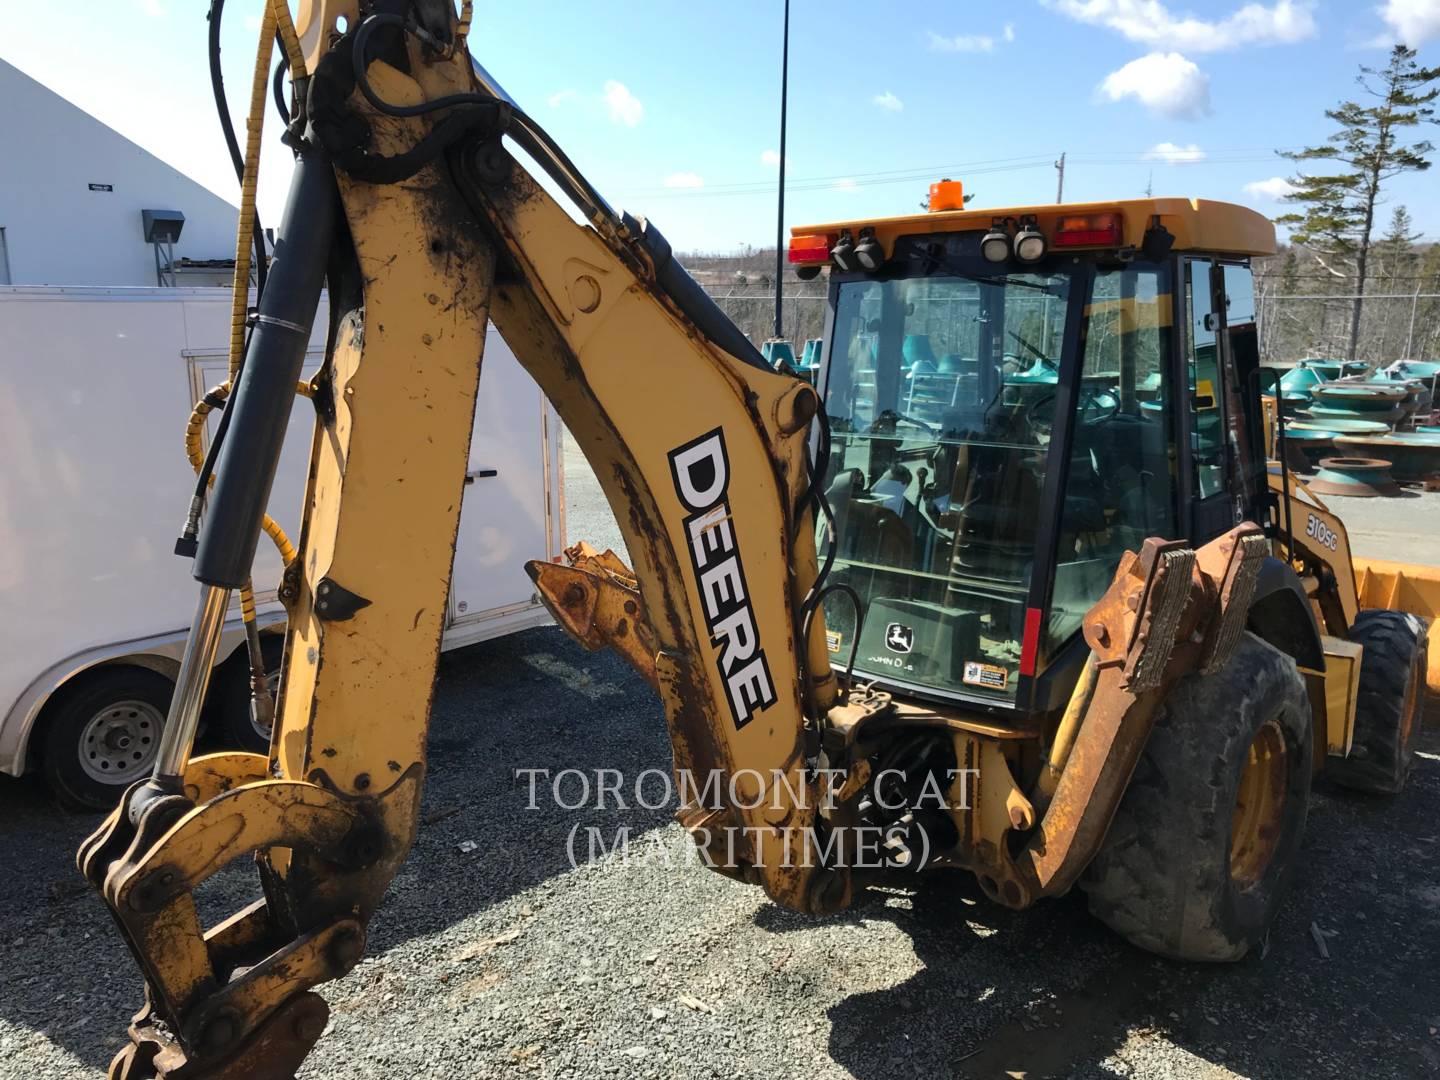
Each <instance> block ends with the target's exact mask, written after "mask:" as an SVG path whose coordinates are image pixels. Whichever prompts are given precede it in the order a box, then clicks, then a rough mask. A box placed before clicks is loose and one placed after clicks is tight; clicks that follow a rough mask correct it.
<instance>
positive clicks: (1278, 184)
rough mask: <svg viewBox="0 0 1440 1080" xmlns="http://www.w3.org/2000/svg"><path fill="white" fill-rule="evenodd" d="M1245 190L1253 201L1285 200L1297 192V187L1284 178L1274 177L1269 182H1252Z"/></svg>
mask: <svg viewBox="0 0 1440 1080" xmlns="http://www.w3.org/2000/svg"><path fill="white" fill-rule="evenodd" d="M1243 190H1244V192H1245V194H1246V195H1249V196H1250V197H1251V198H1252V199H1283V198H1284V197H1285V196H1286V195H1289V194H1290V193H1291V192H1292V191H1294V190H1295V185H1294V184H1292V183H1290V181H1289V180H1286V179H1285V177H1283V176H1272V177H1270V179H1269V180H1252V181H1250V183H1248V184H1246V185H1245V187H1244V189H1243Z"/></svg>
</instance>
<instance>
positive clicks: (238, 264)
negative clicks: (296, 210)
mask: <svg viewBox="0 0 1440 1080" xmlns="http://www.w3.org/2000/svg"><path fill="white" fill-rule="evenodd" d="M286 14H287V16H288V14H289V12H288V11H287V12H286ZM292 29H293V27H292ZM274 51H275V5H274V4H266V5H265V14H264V15H263V16H262V17H261V20H260V47H259V49H258V50H257V52H256V55H255V74H254V77H253V78H252V79H251V81H250V111H249V113H248V114H247V115H246V117H245V168H244V170H243V172H242V175H241V179H240V225H239V228H237V229H236V230H235V281H234V284H233V286H232V287H231V293H230V379H231V381H234V378H235V373H236V371H238V370H239V368H240V358H241V356H242V355H243V353H244V350H245V317H246V315H247V313H248V308H249V300H250V245H251V243H252V242H253V240H254V229H255V189H256V187H257V186H258V184H259V180H260V135H261V132H262V131H263V130H264V127H265V91H266V90H267V89H268V87H269V83H270V56H271V54H272V53H274Z"/></svg>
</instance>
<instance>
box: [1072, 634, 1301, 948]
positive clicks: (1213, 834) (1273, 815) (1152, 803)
mask: <svg viewBox="0 0 1440 1080" xmlns="http://www.w3.org/2000/svg"><path fill="white" fill-rule="evenodd" d="M1310 747H1311V717H1310V708H1309V704H1308V702H1307V698H1306V693H1305V683H1304V681H1303V680H1302V679H1301V678H1300V674H1299V672H1298V671H1296V669H1295V662H1294V661H1293V660H1292V659H1290V657H1288V656H1286V655H1285V654H1284V653H1282V652H1280V651H1279V650H1277V649H1275V648H1273V647H1272V646H1270V645H1268V644H1266V643H1265V642H1263V641H1261V640H1260V639H1259V638H1257V637H1255V636H1254V635H1252V634H1246V635H1245V637H1244V638H1243V639H1242V640H1241V642H1240V645H1239V647H1238V648H1237V649H1236V651H1235V655H1234V657H1233V658H1232V659H1231V661H1230V663H1229V664H1227V665H1226V666H1225V668H1223V669H1222V670H1221V671H1219V672H1216V673H1215V674H1214V675H1208V676H1201V675H1192V676H1190V677H1188V678H1186V679H1184V680H1182V681H1181V682H1180V683H1179V684H1178V685H1177V686H1176V687H1175V689H1174V690H1173V691H1171V693H1170V697H1169V699H1168V700H1167V701H1166V703H1165V706H1164V710H1163V711H1162V713H1161V715H1160V718H1159V720H1158V722H1157V723H1156V725H1155V728H1154V731H1153V732H1152V733H1151V735H1150V741H1149V743H1148V744H1147V745H1146V748H1145V753H1144V755H1143V756H1142V757H1141V759H1140V763H1139V765H1138V766H1137V767H1136V769H1135V775H1134V777H1133V778H1132V779H1131V781H1130V786H1129V788H1128V789H1127V790H1126V792H1125V797H1124V798H1123V799H1122V800H1121V803H1120V807H1119V810H1118V811H1117V812H1116V815H1115V820H1114V822H1113V823H1112V824H1111V826H1110V831H1109V834H1108V835H1107V836H1106V838H1105V844H1104V846H1103V847H1102V849H1101V851H1100V853H1099V854H1098V855H1097V856H1096V857H1095V860H1094V861H1093V862H1092V863H1091V865H1090V867H1089V868H1088V870H1087V871H1086V875H1085V878H1084V880H1083V881H1082V883H1081V887H1082V888H1083V889H1084V890H1085V892H1086V893H1087V894H1088V897H1089V902H1090V911H1091V913H1092V914H1094V915H1095V916H1096V917H1097V918H1099V919H1100V920H1101V921H1102V922H1104V923H1105V924H1106V925H1108V926H1109V927H1110V928H1111V929H1113V930H1115V931H1116V932H1117V933H1119V934H1120V935H1121V936H1122V937H1125V938H1126V939H1128V940H1129V941H1130V942H1131V943H1132V944H1134V945H1138V946H1140V947H1141V948H1142V949H1148V950H1149V951H1150V952H1154V953H1159V954H1160V955H1162V956H1168V957H1172V958H1174V959H1177V960H1208V961H1225V960H1239V959H1240V958H1241V957H1243V956H1244V955H1245V954H1246V952H1248V951H1249V950H1250V948H1251V947H1252V946H1253V945H1255V944H1256V943H1258V942H1259V941H1260V940H1261V939H1262V938H1263V937H1264V935H1265V933H1266V931H1267V930H1268V929H1269V927H1270V923H1271V920H1272V919H1273V918H1274V916H1275V912H1276V910H1277V908H1278V907H1279V904H1280V899H1281V897H1282V896H1283V895H1284V892H1285V887H1286V885H1287V884H1288V883H1289V879H1290V875H1291V871H1292V869H1293V864H1294V862H1295V855H1296V852H1297V851H1298V849H1299V847H1300V839H1301V835H1302V834H1303V832H1304V831H1305V816H1306V811H1307V809H1308V806H1309V798H1310V769H1311V763H1310Z"/></svg>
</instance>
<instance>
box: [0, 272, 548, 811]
mask: <svg viewBox="0 0 1440 1080" xmlns="http://www.w3.org/2000/svg"><path fill="white" fill-rule="evenodd" d="M229 320H230V300H229V292H228V290H223V289H214V288H200V289H183V288H182V289H136V288H20V287H11V288H0V773H8V774H11V775H19V774H21V773H22V772H25V771H26V770H29V769H35V768H40V767H43V769H44V770H45V773H46V776H47V778H48V779H49V780H50V782H51V786H52V787H54V788H55V789H56V791H57V793H58V794H60V795H61V797H62V798H63V799H65V801H67V802H71V803H82V804H88V805H92V806H98V805H101V804H104V803H106V802H107V801H109V802H112V803H113V801H114V799H115V798H117V797H118V794H119V792H120V791H121V790H123V789H124V787H125V786H126V785H127V784H129V783H130V782H132V781H133V780H134V779H136V778H137V777H139V776H142V775H144V774H145V773H147V772H148V771H149V767H150V764H151V760H152V758H153V754H154V749H155V745H156V741H157V738H158V734H159V730H160V727H161V726H162V725H163V721H164V716H165V710H166V706H167V704H168V700H169V695H170V687H171V685H172V683H173V679H174V677H175V675H176V673H177V671H178V669H179V658H180V653H181V649H182V646H183V644H184V640H185V633H186V629H187V627H188V625H189V621H190V616H191V614H192V609H193V607H194V602H195V591H196V588H197V586H196V584H195V582H194V580H193V579H192V578H191V576H190V562H189V561H188V560H186V559H182V558H178V557H176V556H175V555H174V554H173V548H174V543H175V537H176V535H177V533H178V532H179V530H180V527H181V525H182V523H183V519H184V515H185V509H186V507H187V506H188V504H189V501H190V496H191V493H192V491H193V488H194V485H195V477H194V473H193V472H192V470H191V468H190V466H189V463H188V462H187V460H186V457H185V452H184V438H183V435H184V426H185V420H186V417H187V416H188V415H189V412H190V408H191V406H192V405H193V403H194V402H195V401H196V400H198V398H199V397H200V396H201V395H202V394H203V393H204V392H205V390H206V389H207V388H208V387H211V386H213V385H215V384H216V383H218V382H220V381H222V380H223V379H224V377H225V372H226V366H227V360H226V343H227V342H228V340H229ZM324 323H325V319H324V312H323V307H322V311H321V315H320V318H319V319H318V320H317V325H318V326H320V327H321V328H322V329H320V330H317V333H316V336H315V338H314V339H313V340H312V342H311V350H312V351H311V361H312V362H311V364H310V367H309V372H313V371H314V369H315V368H316V367H317V366H318V365H319V363H320V360H321V358H322V356H323V347H324V340H323V326H324ZM309 372H307V375H308V374H309ZM216 415H218V414H216ZM215 419H216V417H215V416H212V418H211V422H212V424H213V423H214V421H215ZM313 422H314V410H313V408H312V406H311V404H310V403H309V402H308V401H306V400H305V399H302V398H297V399H296V404H295V408H294V410H293V412H292V415H291V421H290V432H289V435H288V437H287V439H286V443H285V449H284V452H283V454H282V456H281V459H280V467H279V471H278V473H277V476H276V480H275V486H274V489H273V492H272V494H271V498H270V513H271V516H273V517H274V518H275V519H276V520H277V521H278V522H279V523H280V524H281V526H282V527H284V528H285V530H286V531H287V532H288V533H289V534H290V535H291V537H292V539H294V540H298V533H297V526H298V523H299V519H300V506H301V500H302V498H303V495H304V491H305V479H306V472H307V461H308V455H309V449H310V441H311V431H312V429H313ZM561 454H562V451H561V428H560V423H559V419H558V417H557V416H556V414H555V412H554V410H553V409H552V408H551V406H550V405H549V403H548V402H547V401H546V399H545V397H544V395H543V394H541V392H540V390H539V388H538V387H537V386H536V385H535V383H534V382H533V381H532V380H531V379H530V377H529V376H528V375H526V374H525V372H524V370H523V369H522V368H521V367H520V365H519V363H518V362H517V361H516V359H515V357H514V355H513V354H512V353H511V352H510V350H509V348H508V347H507V346H506V345H505V342H504V340H503V339H502V338H501V337H500V336H499V335H498V334H496V333H495V332H494V331H493V330H492V331H491V333H490V336H489V338H488V339H487V342H486V347H485V362H484V378H483V379H482V380H481V389H480V396H479V400H478V402H477V406H476V411H475V434H474V440H473V442H472V444H471V448H470V467H469V471H468V473H467V479H466V486H465V489H464V504H463V507H462V511H461V516H460V529H459V537H458V542H457V544H456V553H455V566H454V574H453V577H452V581H451V588H450V601H449V604H450V606H449V612H448V616H447V622H446V630H445V638H444V647H445V648H447V649H453V648H457V647H459V646H462V645H470V644H473V643H475V642H479V641H483V640H486V639H487V638H493V637H497V636H499V635H502V634H507V633H510V632H513V631H515V630H520V629H524V628H526V627H529V626H534V625H537V624H540V623H543V622H546V621H548V616H547V615H546V613H545V610H544V608H543V607H542V606H541V605H540V603H539V602H538V599H537V597H536V595H535V593H534V589H533V586H532V584H531V582H530V580H529V578H528V577H527V576H526V574H525V572H524V570H523V565H522V564H523V563H524V561H525V560H526V559H528V558H537V557H543V558H554V557H555V556H557V555H558V554H559V552H560V550H561V547H562V546H563V542H564V523H563V502H562V490H561V485H562V473H561V468H562V465H561ZM280 571H281V565H280V558H279V555H278V554H277V552H276V551H275V548H274V547H273V545H271V544H270V542H269V541H268V540H267V539H266V538H265V537H263V536H262V537H261V540H260V548H259V551H258V554H257V557H256V562H255V575H254V583H255V592H256V599H257V602H258V608H259V612H260V623H261V626H262V627H263V628H264V629H266V630H268V631H271V632H275V631H278V630H279V629H281V628H282V626H283V621H284V610H283V608H282V607H281V606H280V604H279V602H278V601H277V599H276V587H277V585H278V583H279V578H280ZM231 616H232V618H231V619H230V621H229V622H228V623H227V628H226V634H225V638H224V640H223V642H222V645H221V649H220V655H219V660H218V661H217V671H216V675H215V678H214V680H213V682H212V689H211V693H210V700H209V703H208V704H207V715H208V716H209V717H210V719H211V721H212V722H215V723H216V726H218V727H219V728H220V729H221V730H222V732H227V733H228V734H229V736H230V740H229V741H231V742H240V743H244V742H246V741H247V740H246V737H245V736H246V735H247V734H248V735H249V736H250V739H251V740H252V741H253V739H254V738H255V737H256V736H257V733H256V732H254V731H253V729H252V730H249V731H248V732H247V731H246V729H245V725H246V724H248V704H247V689H248V681H247V678H246V676H247V675H248V665H247V664H246V663H245V653H246V650H245V648H244V634H243V630H242V627H241V622H240V612H239V606H238V601H237V602H236V605H235V606H234V608H233V609H232V612H231ZM280 640H281V636H280V635H279V634H278V633H273V636H271V635H267V637H266V646H267V652H272V647H278V646H279V643H280ZM272 655H273V658H274V662H275V664H276V665H277V666H278V654H275V653H273V652H272Z"/></svg>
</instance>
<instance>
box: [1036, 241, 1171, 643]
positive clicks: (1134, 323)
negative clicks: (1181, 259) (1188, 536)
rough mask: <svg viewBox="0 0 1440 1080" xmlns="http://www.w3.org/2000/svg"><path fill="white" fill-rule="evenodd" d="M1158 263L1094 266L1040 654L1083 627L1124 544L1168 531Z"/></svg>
mask: <svg viewBox="0 0 1440 1080" xmlns="http://www.w3.org/2000/svg"><path fill="white" fill-rule="evenodd" d="M1170 276H1171V275H1170V271H1169V268H1168V267H1165V266H1158V265H1157V266H1145V265H1142V264H1133V263H1132V264H1131V265H1130V266H1128V267H1126V268H1125V269H1112V270H1100V271H1098V272H1097V273H1096V277H1095V285H1094V288H1093V290H1092V293H1091V298H1090V302H1089V303H1088V304H1087V305H1086V307H1085V334H1084V341H1085V352H1084V355H1083V357H1082V360H1081V377H1080V386H1079V390H1078V392H1077V395H1076V404H1075V410H1076V415H1075V418H1074V422H1073V427H1072V432H1073V434H1072V436H1071V440H1070V447H1071V451H1070V459H1069V462H1068V464H1067V467H1066V474H1065V487H1064V498H1063V502H1062V504H1061V507H1060V528H1059V531H1058V538H1057V547H1056V566H1055V582H1054V586H1053V589H1052V591H1051V600H1050V615H1049V619H1048V622H1047V635H1046V642H1047V653H1053V651H1054V650H1055V648H1057V647H1058V646H1059V645H1061V644H1063V643H1064V642H1065V641H1066V640H1067V639H1068V638H1069V637H1070V636H1071V635H1072V634H1074V633H1075V632H1076V631H1077V630H1079V629H1080V623H1081V621H1082V620H1083V619H1084V617H1085V612H1086V611H1088V610H1089V609H1090V607H1091V606H1092V605H1093V604H1094V603H1095V601H1096V600H1098V599H1099V598H1100V596H1101V594H1103V593H1104V591H1105V590H1106V589H1107V588H1108V587H1109V585H1110V581H1111V579H1112V578H1113V577H1114V574H1115V568H1116V567H1117V566H1118V565H1119V562H1120V556H1121V555H1122V554H1123V553H1124V552H1126V551H1133V550H1138V548H1139V547H1140V544H1141V543H1142V542H1143V541H1144V539H1145V538H1146V537H1147V536H1161V537H1167V538H1168V537H1173V536H1175V534H1176V524H1175V504H1176V496H1175V468H1174V461H1175V456H1174V442H1175V439H1174V433H1173V429H1172V424H1173V420H1172V414H1171V410H1170V408H1169V407H1168V403H1169V401H1170V400H1172V395H1171V393H1170V375H1169V371H1170V368H1169V365H1168V364H1167V363H1166V358H1167V357H1168V356H1169V355H1170V347H1171V345H1170V340H1171V332H1172V326H1171V324H1172V321H1173V320H1172V317H1171V312H1172V311H1173V310H1174V297H1173V295H1172V293H1171V288H1170Z"/></svg>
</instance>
